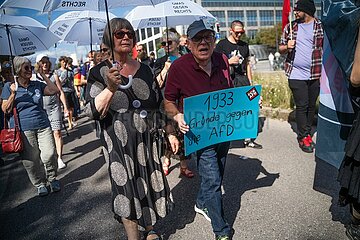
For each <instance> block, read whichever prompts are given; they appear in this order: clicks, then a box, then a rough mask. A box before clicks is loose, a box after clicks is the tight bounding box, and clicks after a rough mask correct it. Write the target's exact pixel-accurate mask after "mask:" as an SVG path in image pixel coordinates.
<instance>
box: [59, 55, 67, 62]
mask: <svg viewBox="0 0 360 240" xmlns="http://www.w3.org/2000/svg"><path fill="white" fill-rule="evenodd" d="M67 60H68V59H67V57H66V56H61V57H59V62H61V61H65V63H67Z"/></svg>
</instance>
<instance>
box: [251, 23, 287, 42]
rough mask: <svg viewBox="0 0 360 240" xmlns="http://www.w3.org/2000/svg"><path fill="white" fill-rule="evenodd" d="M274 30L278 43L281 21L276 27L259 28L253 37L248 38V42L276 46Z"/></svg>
mask: <svg viewBox="0 0 360 240" xmlns="http://www.w3.org/2000/svg"><path fill="white" fill-rule="evenodd" d="M276 31H277V37H278V41H277V43H278V44H279V42H280V38H281V34H282V30H281V23H278V24H277V25H276V27H271V28H262V29H260V30H259V31H258V32H257V34H256V36H255V38H254V39H251V40H250V42H249V43H250V44H264V45H268V46H269V47H272V48H276Z"/></svg>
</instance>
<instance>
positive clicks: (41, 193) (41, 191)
mask: <svg viewBox="0 0 360 240" xmlns="http://www.w3.org/2000/svg"><path fill="white" fill-rule="evenodd" d="M37 191H38V195H39V196H40V197H43V196H46V195H48V194H49V191H48V189H47V187H46V186H45V185H40V186H39V187H38V188H37Z"/></svg>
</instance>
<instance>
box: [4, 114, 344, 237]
mask: <svg viewBox="0 0 360 240" xmlns="http://www.w3.org/2000/svg"><path fill="white" fill-rule="evenodd" d="M291 126H293V124H290V123H288V122H282V121H279V120H272V119H265V122H264V127H263V131H262V132H261V133H260V135H259V137H258V140H257V142H259V143H261V144H262V145H263V146H264V148H263V149H261V150H255V149H249V148H241V147H240V144H239V143H238V142H234V143H233V144H232V149H231V150H230V152H229V155H228V159H227V165H226V173H225V178H224V183H223V190H224V208H225V215H226V218H227V220H228V222H229V223H230V224H231V225H232V226H233V228H234V229H235V235H234V239H236V240H238V239H239V240H241V239H250V240H265V239H266V240H269V239H270V240H275V239H279V240H283V239H289V240H293V239H296V240H342V239H347V238H346V236H345V227H344V224H346V223H348V222H349V217H348V208H347V207H346V208H340V207H338V206H337V204H336V202H337V191H338V185H337V183H336V181H335V180H336V169H334V168H332V167H331V166H329V165H327V164H325V163H324V162H322V161H320V160H315V157H314V154H307V153H303V152H301V151H300V149H299V148H298V146H297V142H296V135H295V133H294V132H293V130H292V127H291ZM64 141H65V147H64V148H65V149H64V150H65V154H64V161H65V162H66V163H67V165H68V167H67V168H66V169H64V170H61V171H60V173H59V179H60V181H61V183H62V190H61V191H60V192H59V193H54V194H50V195H49V196H46V197H42V198H40V197H38V196H37V195H36V189H35V188H34V187H33V186H32V185H31V183H30V181H29V179H28V177H27V174H26V172H25V170H24V167H23V166H22V164H21V161H19V160H17V159H18V158H17V157H16V155H9V156H7V158H6V163H5V166H3V167H0V211H1V212H0V239H3V240H5V239H11V240H13V239H17V240H23V239H57V240H60V239H106V240H107V239H126V236H125V234H124V229H123V226H122V225H121V224H119V223H117V222H116V221H115V220H114V218H113V214H112V212H111V192H110V181H109V177H108V173H107V168H108V164H107V162H106V160H105V159H104V158H103V157H102V155H101V147H100V142H99V140H97V139H96V138H95V132H94V130H93V123H92V122H91V121H89V120H87V118H83V119H81V120H80V121H79V125H78V126H77V127H76V128H75V129H73V130H72V131H71V132H70V136H65V137H64ZM190 167H191V168H192V169H195V165H194V161H191V162H190ZM178 174H179V163H178V162H177V161H175V160H174V161H173V166H172V172H171V173H170V175H169V176H168V180H169V184H170V186H171V188H172V194H173V197H174V200H175V203H176V208H175V209H174V211H173V212H171V214H170V215H168V216H167V217H166V218H165V219H163V220H161V221H160V222H158V224H157V225H156V229H157V230H158V232H160V233H162V234H163V236H164V239H189V240H198V239H201V240H202V239H205V240H207V239H213V238H214V237H213V234H212V231H211V226H210V224H209V223H208V222H207V221H206V220H205V219H204V218H203V217H202V216H199V215H196V214H195V212H194V210H193V206H194V203H195V197H196V193H197V190H198V188H199V178H198V177H197V176H196V177H195V178H194V179H186V178H179V177H178V176H179V175H178Z"/></svg>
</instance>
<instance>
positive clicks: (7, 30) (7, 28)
mask: <svg viewBox="0 0 360 240" xmlns="http://www.w3.org/2000/svg"><path fill="white" fill-rule="evenodd" d="M5 28H6V35H7V38H8V43H9V49H10V61H11V69H12V73H13V75H15V68H14V60H13V53H12V49H11V42H10V30H9V25H7V24H6V25H5Z"/></svg>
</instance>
